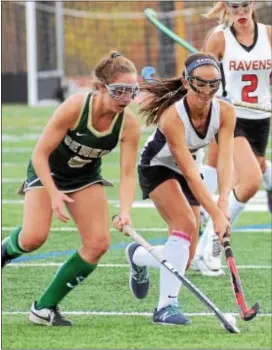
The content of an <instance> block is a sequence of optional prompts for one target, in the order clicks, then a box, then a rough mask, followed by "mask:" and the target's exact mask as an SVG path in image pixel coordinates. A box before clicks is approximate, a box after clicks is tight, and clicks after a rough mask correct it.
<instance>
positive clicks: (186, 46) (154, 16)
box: [142, 8, 272, 113]
mask: <svg viewBox="0 0 272 350" xmlns="http://www.w3.org/2000/svg"><path fill="white" fill-rule="evenodd" d="M144 14H145V16H146V18H147V19H148V20H149V21H150V22H151V23H152V24H153V25H154V26H155V27H156V28H157V29H159V30H160V31H162V32H163V33H164V34H166V35H167V36H168V37H169V38H171V39H172V40H173V41H175V42H176V43H177V44H179V45H181V46H182V47H184V49H186V50H188V51H189V52H191V53H197V52H199V51H198V50H197V49H196V48H195V47H193V46H192V45H191V44H189V43H188V42H187V41H185V40H184V39H182V38H180V37H179V36H178V35H176V34H175V33H174V32H173V31H172V30H171V29H169V28H167V27H166V26H165V25H164V24H163V23H162V22H160V20H159V19H158V18H157V14H156V12H155V11H154V10H152V9H150V8H148V9H146V10H145V11H144ZM150 68H153V67H150ZM153 69H155V68H153ZM143 70H144V68H143ZM143 70H142V76H143V77H144V75H143ZM153 74H154V73H153ZM146 80H148V79H146ZM232 104H233V105H234V106H237V107H244V108H249V109H254V110H257V111H262V112H268V113H269V112H270V113H271V112H272V110H271V108H268V107H263V106H261V105H260V104H257V103H247V102H240V101H232Z"/></svg>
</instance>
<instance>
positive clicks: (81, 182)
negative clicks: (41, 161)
mask: <svg viewBox="0 0 272 350" xmlns="http://www.w3.org/2000/svg"><path fill="white" fill-rule="evenodd" d="M51 175H52V178H53V180H54V183H55V185H56V187H57V189H58V190H60V191H62V192H64V193H70V192H76V191H79V190H81V189H83V188H85V187H88V186H91V185H94V184H101V185H102V186H108V187H113V184H112V183H111V182H109V181H107V180H105V179H103V177H102V176H101V174H100V169H97V170H96V171H94V172H89V173H85V174H84V173H83V174H82V175H78V176H67V175H65V174H62V173H59V172H56V171H54V172H52V173H51ZM42 187H44V186H43V184H42V182H41V180H40V179H39V177H38V176H37V174H36V172H35V170H34V168H33V165H32V164H31V163H30V164H29V165H28V168H27V178H26V180H25V181H24V183H23V184H22V185H21V187H20V188H19V189H18V191H17V193H19V194H24V193H25V192H26V191H28V190H30V189H32V188H42Z"/></svg>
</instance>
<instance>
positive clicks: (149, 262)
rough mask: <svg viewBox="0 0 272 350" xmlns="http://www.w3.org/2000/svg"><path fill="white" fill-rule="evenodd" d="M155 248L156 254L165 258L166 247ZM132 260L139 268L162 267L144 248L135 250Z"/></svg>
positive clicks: (158, 246)
mask: <svg viewBox="0 0 272 350" xmlns="http://www.w3.org/2000/svg"><path fill="white" fill-rule="evenodd" d="M154 248H155V249H154V253H156V254H157V255H159V256H163V250H164V245H157V246H155V247H154ZM132 260H133V262H134V264H136V265H138V266H149V267H156V268H160V267H161V264H160V263H159V262H158V261H157V260H156V259H155V258H153V256H152V255H151V254H150V253H149V252H148V251H147V250H146V249H145V248H144V247H141V246H140V247H138V248H137V249H136V250H135V252H134V254H133V258H132Z"/></svg>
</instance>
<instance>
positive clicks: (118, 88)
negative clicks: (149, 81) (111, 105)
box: [105, 83, 140, 100]
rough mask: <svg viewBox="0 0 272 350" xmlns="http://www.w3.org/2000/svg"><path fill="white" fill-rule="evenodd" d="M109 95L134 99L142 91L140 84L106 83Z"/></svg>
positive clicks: (119, 98)
mask: <svg viewBox="0 0 272 350" xmlns="http://www.w3.org/2000/svg"><path fill="white" fill-rule="evenodd" d="M105 86H106V88H107V90H108V93H109V95H110V96H111V97H112V98H114V99H115V100H122V99H134V98H135V97H136V96H137V95H138V94H139V92H140V87H139V85H138V84H118V83H115V84H109V85H106V84H105Z"/></svg>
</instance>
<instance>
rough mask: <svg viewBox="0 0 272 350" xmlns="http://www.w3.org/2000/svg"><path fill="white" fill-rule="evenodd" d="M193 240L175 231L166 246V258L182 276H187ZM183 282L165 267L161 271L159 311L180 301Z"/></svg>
mask: <svg viewBox="0 0 272 350" xmlns="http://www.w3.org/2000/svg"><path fill="white" fill-rule="evenodd" d="M190 244H191V238H190V236H188V235H187V234H186V233H183V232H179V231H173V232H172V234H171V235H170V236H169V238H168V240H167V242H166V244H165V246H164V257H165V259H166V260H167V261H168V262H169V263H170V264H171V265H173V267H174V268H175V269H177V270H178V272H179V273H180V274H181V275H184V274H185V269H186V265H187V262H188V259H189V247H190ZM180 287H181V282H180V281H179V280H178V279H177V277H176V276H175V275H173V274H172V273H171V272H170V271H168V270H167V269H166V268H165V267H164V266H161V269H160V298H159V303H158V309H161V308H163V307H165V306H167V305H170V304H173V303H175V302H177V300H178V294H179V290H180Z"/></svg>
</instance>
